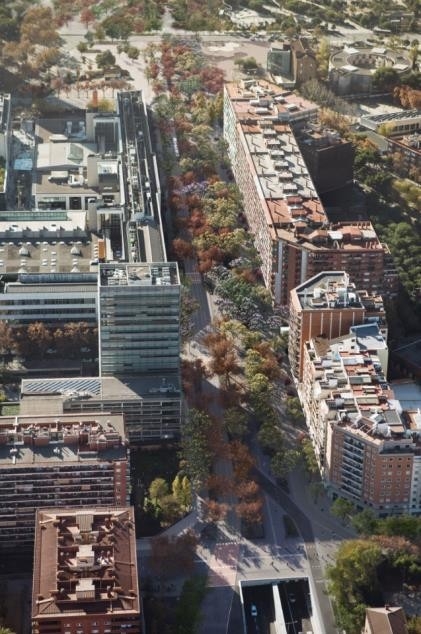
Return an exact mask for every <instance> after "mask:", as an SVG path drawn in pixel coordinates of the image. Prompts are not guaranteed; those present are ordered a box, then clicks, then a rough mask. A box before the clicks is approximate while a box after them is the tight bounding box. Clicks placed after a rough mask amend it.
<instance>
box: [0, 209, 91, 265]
mask: <svg viewBox="0 0 421 634" xmlns="http://www.w3.org/2000/svg"><path fill="white" fill-rule="evenodd" d="M64 214H65V215H66V216H67V219H66V220H60V219H57V218H56V220H55V221H54V222H52V221H47V222H46V221H43V220H42V219H41V218H40V220H33V221H21V222H19V217H17V218H16V220H15V222H8V223H6V222H2V221H1V212H0V274H5V273H6V274H8V273H10V274H16V273H22V274H25V273H28V274H31V273H40V274H43V273H89V272H92V273H94V272H95V270H96V268H98V267H97V266H96V264H95V263H97V261H98V260H97V258H98V237H97V236H96V235H95V234H91V233H89V232H87V231H86V229H85V222H84V213H83V212H82V213H79V212H74V213H72V212H64ZM40 215H41V216H42V214H40Z"/></svg>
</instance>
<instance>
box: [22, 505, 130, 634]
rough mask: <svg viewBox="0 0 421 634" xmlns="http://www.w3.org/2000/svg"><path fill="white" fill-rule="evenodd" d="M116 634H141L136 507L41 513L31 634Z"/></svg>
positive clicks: (39, 513)
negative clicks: (122, 633) (127, 633)
mask: <svg viewBox="0 0 421 634" xmlns="http://www.w3.org/2000/svg"><path fill="white" fill-rule="evenodd" d="M114 632H130V634H140V633H141V632H142V625H141V599H140V594H139V585H138V575H137V555H136V539H135V529H134V513H133V508H131V507H113V506H110V507H103V508H95V507H86V508H85V509H83V510H82V509H80V508H63V509H58V508H48V509H40V510H39V511H38V512H37V516H36V534H35V555H34V574H33V592H32V633H33V634H113V633H114Z"/></svg>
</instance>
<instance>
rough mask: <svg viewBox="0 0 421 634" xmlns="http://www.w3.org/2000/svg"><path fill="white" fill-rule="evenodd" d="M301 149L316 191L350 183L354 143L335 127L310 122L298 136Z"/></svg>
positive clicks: (352, 176)
mask: <svg viewBox="0 0 421 634" xmlns="http://www.w3.org/2000/svg"><path fill="white" fill-rule="evenodd" d="M297 141H298V144H299V147H300V151H301V153H302V155H303V158H304V160H305V163H306V165H307V169H308V171H309V173H310V176H311V178H312V180H313V183H314V185H315V187H316V189H317V192H318V193H319V194H324V193H326V192H331V191H335V190H337V189H341V188H342V187H347V186H348V185H351V184H352V183H353V178H354V155H355V151H354V146H353V144H352V143H351V141H346V140H345V139H343V138H342V137H341V136H340V134H339V132H337V131H336V130H332V129H328V128H325V127H323V126H321V125H320V124H319V125H316V124H311V123H310V124H309V125H308V126H307V127H306V128H305V129H304V130H302V131H301V132H300V133H299V135H298V136H297Z"/></svg>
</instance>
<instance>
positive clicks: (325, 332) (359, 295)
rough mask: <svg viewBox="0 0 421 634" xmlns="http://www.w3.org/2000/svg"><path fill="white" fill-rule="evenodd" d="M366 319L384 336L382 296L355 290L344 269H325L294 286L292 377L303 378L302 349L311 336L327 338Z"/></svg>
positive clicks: (291, 339) (291, 340) (347, 329)
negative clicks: (378, 328)
mask: <svg viewBox="0 0 421 634" xmlns="http://www.w3.org/2000/svg"><path fill="white" fill-rule="evenodd" d="M366 322H369V323H377V324H379V326H380V330H381V333H382V335H383V336H384V337H385V338H387V327H386V314H385V310H384V306H383V299H382V297H381V296H380V295H377V294H369V293H367V291H360V290H357V288H356V286H355V284H353V283H351V282H350V280H349V275H348V274H347V273H345V272H344V271H324V272H323V273H319V274H318V275H315V276H314V277H312V278H310V279H309V280H307V281H306V282H304V283H303V284H300V286H297V288H295V289H293V290H292V291H291V294H290V304H289V329H290V330H289V343H288V350H289V360H290V364H291V370H292V373H293V375H294V377H295V378H296V379H297V380H298V381H301V380H302V374H303V363H304V349H305V346H306V344H307V342H308V341H310V340H311V339H313V337H319V338H324V339H325V340H326V341H330V340H331V339H335V338H336V337H340V336H342V335H347V334H348V333H349V330H350V328H351V326H357V325H360V324H363V323H366Z"/></svg>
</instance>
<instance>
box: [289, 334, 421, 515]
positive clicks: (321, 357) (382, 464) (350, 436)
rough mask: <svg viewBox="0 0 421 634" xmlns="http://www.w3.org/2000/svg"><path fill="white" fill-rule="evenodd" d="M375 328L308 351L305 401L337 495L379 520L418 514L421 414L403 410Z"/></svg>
mask: <svg viewBox="0 0 421 634" xmlns="http://www.w3.org/2000/svg"><path fill="white" fill-rule="evenodd" d="M387 356H388V350H387V346H386V342H385V341H384V339H383V337H382V336H381V333H380V330H379V328H378V325H377V324H364V325H361V326H354V327H351V329H350V334H349V335H348V336H345V337H340V338H338V339H336V340H332V341H327V340H326V339H324V338H320V337H315V338H313V339H312V340H310V341H309V342H307V344H306V346H305V349H304V366H303V379H302V383H301V386H300V398H301V403H302V405H303V409H304V412H305V415H306V421H307V426H308V429H309V434H310V437H311V440H312V442H313V446H314V449H315V454H316V457H317V460H318V463H319V467H320V471H321V474H322V478H323V481H324V483H325V485H326V487H327V488H328V490H329V492H330V494H331V495H332V496H336V495H339V496H341V497H345V498H347V499H349V500H350V501H352V502H353V503H354V504H355V505H356V506H357V507H359V508H364V507H365V508H371V509H372V510H373V511H374V512H375V513H376V514H378V515H380V516H386V515H397V514H414V515H419V514H420V513H421V484H420V481H421V459H420V455H421V451H420V450H421V431H420V430H421V416H420V414H419V411H418V410H417V411H415V410H414V411H402V407H401V405H400V403H399V401H397V400H396V399H395V398H394V394H393V391H392V389H391V388H390V386H389V384H388V382H387V379H386V373H387Z"/></svg>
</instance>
